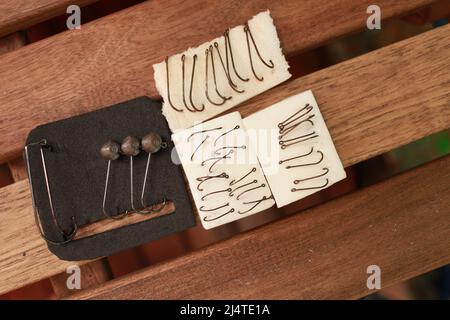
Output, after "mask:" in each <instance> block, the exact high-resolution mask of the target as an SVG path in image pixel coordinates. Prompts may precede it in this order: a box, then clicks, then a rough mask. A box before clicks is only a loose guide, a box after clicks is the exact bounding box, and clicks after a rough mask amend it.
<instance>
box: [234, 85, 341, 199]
mask: <svg viewBox="0 0 450 320" xmlns="http://www.w3.org/2000/svg"><path fill="white" fill-rule="evenodd" d="M243 121H244V124H245V127H246V128H247V130H248V131H254V132H257V133H258V134H254V135H249V136H250V139H251V144H252V145H255V146H259V147H258V150H263V149H262V146H265V147H264V148H265V149H264V150H265V151H266V152H261V151H259V152H258V158H259V161H260V163H261V166H262V170H263V171H264V174H265V176H266V178H267V181H268V182H269V185H270V188H271V190H272V192H273V195H274V198H275V201H276V204H277V206H278V207H282V206H285V205H287V204H289V203H292V202H294V201H297V200H299V199H302V198H304V197H306V196H309V195H310V194H313V193H315V192H317V191H319V190H322V189H324V188H328V187H329V186H331V185H332V184H334V183H336V182H338V181H340V180H342V179H344V178H345V177H346V174H345V170H344V168H343V166H342V163H341V160H340V159H339V156H338V154H337V152H336V149H335V147H334V144H333V141H332V139H331V136H330V133H329V132H328V129H327V126H326V124H325V121H324V119H323V117H322V115H321V113H320V110H319V107H318V105H317V102H316V100H315V98H314V95H313V93H312V91H310V90H309V91H306V92H303V93H300V94H297V95H294V96H291V97H289V98H287V99H285V100H282V101H280V102H278V103H276V104H274V105H272V106H270V107H268V108H266V109H264V110H261V111H259V112H257V113H255V114H253V115H251V116H249V117H247V118H245V119H244V120H243ZM273 137H276V138H273Z"/></svg>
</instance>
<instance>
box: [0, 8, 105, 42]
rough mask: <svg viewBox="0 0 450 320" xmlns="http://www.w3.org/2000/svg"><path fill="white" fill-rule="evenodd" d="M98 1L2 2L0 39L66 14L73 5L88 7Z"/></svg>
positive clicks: (0, 9)
mask: <svg viewBox="0 0 450 320" xmlns="http://www.w3.org/2000/svg"><path fill="white" fill-rule="evenodd" d="M95 1H97V0H2V1H0V37H1V36H4V35H7V34H10V33H13V32H14V31H18V30H23V29H25V28H27V27H30V26H32V25H35V24H37V23H39V22H42V21H45V20H47V19H50V18H53V17H55V16H58V15H61V14H65V13H66V8H67V7H68V6H69V5H71V4H76V5H79V6H83V5H87V4H89V3H92V2H95Z"/></svg>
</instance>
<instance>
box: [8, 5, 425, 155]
mask: <svg viewBox="0 0 450 320" xmlns="http://www.w3.org/2000/svg"><path fill="white" fill-rule="evenodd" d="M432 2H433V1H432V0H399V1H395V2H393V1H390V0H379V1H378V2H377V4H378V5H379V6H380V7H381V8H383V9H382V10H383V14H382V17H383V18H389V17H392V16H395V15H398V14H401V13H404V12H407V11H410V10H413V9H416V8H418V7H421V6H424V5H428V4H431V3H432ZM371 3H372V2H371V1H369V0H341V1H338V2H333V1H324V0H322V1H301V2H299V1H295V0H284V1H271V0H259V1H250V2H246V3H245V4H243V3H242V1H238V0H223V1H217V2H215V3H214V5H211V4H210V3H209V2H207V1H206V0H195V1H183V2H180V1H178V0H169V1H164V3H162V2H159V1H147V2H144V3H142V4H139V5H136V6H134V7H131V8H128V9H126V10H123V11H120V12H117V13H115V14H112V15H110V16H107V17H104V18H102V19H98V20H96V21H93V22H91V23H88V24H85V25H83V27H82V28H81V30H77V31H67V32H63V33H61V34H58V35H56V36H53V37H50V38H48V39H45V40H42V41H39V42H38V43H34V44H32V45H30V46H27V47H26V48H24V49H21V50H20V52H16V53H11V54H7V55H4V56H2V57H0V79H2V88H1V90H0V114H2V118H1V119H0V136H2V138H3V139H2V140H1V141H0V150H2V153H1V155H0V162H1V161H6V160H9V159H11V158H14V157H16V156H17V155H18V154H19V152H20V150H21V148H22V147H23V144H24V140H25V137H26V135H27V133H28V132H29V131H30V130H31V129H32V128H33V127H35V126H36V125H38V124H42V123H46V122H49V121H53V120H57V119H61V118H66V117H70V116H73V115H76V114H81V113H84V112H88V111H92V110H94V109H98V108H100V107H102V106H106V105H111V104H114V103H117V102H120V101H124V100H127V99H131V98H134V97H137V96H141V95H149V96H153V97H155V96H156V95H157V94H156V89H155V87H154V82H153V77H152V73H153V71H152V64H153V63H156V62H160V61H162V60H163V59H164V57H165V56H166V55H171V54H174V53H176V52H180V51H183V50H184V49H186V48H188V47H190V46H195V45H197V44H200V43H202V42H204V41H207V40H210V39H212V38H214V37H216V36H218V35H220V34H222V33H223V31H224V30H225V29H226V28H228V27H230V26H234V25H237V24H242V23H243V22H245V21H246V20H248V19H249V18H250V17H251V16H253V15H254V14H256V13H258V12H260V11H262V10H265V9H267V8H268V9H270V10H271V14H272V16H273V18H274V20H275V24H276V25H277V29H278V31H279V36H280V39H281V41H282V45H283V50H284V52H285V53H286V54H288V55H293V54H296V53H298V52H300V51H302V50H305V49H307V48H311V47H314V46H317V45H319V44H321V43H323V42H325V41H327V40H329V39H331V38H335V37H337V36H340V35H343V34H345V33H348V32H350V31H353V30H356V29H361V28H365V23H366V19H367V16H368V15H367V14H366V9H367V6H368V5H369V4H371ZM169 13H170V14H169ZM113 88H114V89H113Z"/></svg>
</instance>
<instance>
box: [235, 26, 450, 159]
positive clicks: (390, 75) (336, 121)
mask: <svg viewBox="0 0 450 320" xmlns="http://www.w3.org/2000/svg"><path fill="white" fill-rule="evenodd" d="M449 69H450V25H446V26H443V27H441V28H436V29H434V30H431V31H428V32H425V33H423V34H420V35H418V36H415V37H412V38H409V39H407V40H404V41H400V42H398V43H395V44H393V45H390V46H388V47H385V48H382V49H380V50H376V51H373V52H371V53H369V54H365V55H363V56H360V57H358V58H355V59H351V60H348V61H345V62H343V63H340V64H337V65H335V66H332V67H329V68H326V69H323V70H320V71H318V72H315V73H312V74H310V75H307V76H305V77H302V78H298V79H295V80H294V81H291V82H288V83H287V84H285V85H282V86H278V87H277V88H274V89H272V90H270V91H267V92H265V93H263V94H261V95H258V96H257V97H255V98H254V99H252V100H251V101H249V102H247V103H245V104H243V105H241V106H239V107H237V108H236V110H238V111H240V112H241V114H242V116H243V117H245V116H247V115H249V114H252V113H254V112H256V111H258V110H261V109H264V108H265V107H267V106H269V105H271V104H273V103H275V102H278V101H280V100H282V99H284V98H286V97H288V96H290V95H293V94H295V93H299V92H302V91H304V90H308V89H312V90H313V93H314V96H315V98H316V100H317V103H318V104H319V107H320V110H321V112H322V114H323V116H324V118H325V121H326V123H327V127H328V129H329V131H330V133H331V136H332V137H333V140H334V139H335V137H336V138H337V137H339V139H342V140H341V143H339V144H337V145H336V147H337V151H338V153H339V156H340V157H341V159H342V158H343V159H345V163H346V165H352V164H354V163H357V162H360V161H362V160H365V159H367V158H371V157H373V156H375V155H378V154H381V153H384V152H386V151H389V150H391V149H394V148H395V147H398V146H399V145H403V144H406V143H409V142H411V141H415V140H417V139H419V138H422V137H424V136H427V135H430V134H432V133H435V132H438V131H441V130H444V129H447V128H450V89H449V88H450V73H449V72H448V71H449Z"/></svg>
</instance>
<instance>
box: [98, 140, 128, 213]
mask: <svg viewBox="0 0 450 320" xmlns="http://www.w3.org/2000/svg"><path fill="white" fill-rule="evenodd" d="M100 154H101V156H102V158H103V159H105V160H108V167H107V169H106V181H105V190H104V192H103V204H102V211H103V214H104V215H105V217H107V218H109V219H116V220H118V219H122V218H123V217H125V216H126V215H127V212H125V213H122V214H117V215H110V214H108V213H107V212H106V195H107V193H108V185H109V174H110V170H111V161H114V160H117V159H118V158H119V157H120V146H119V144H118V143H117V142H115V141H113V140H109V141H107V142H105V143H104V144H103V145H102V147H101V148H100Z"/></svg>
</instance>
